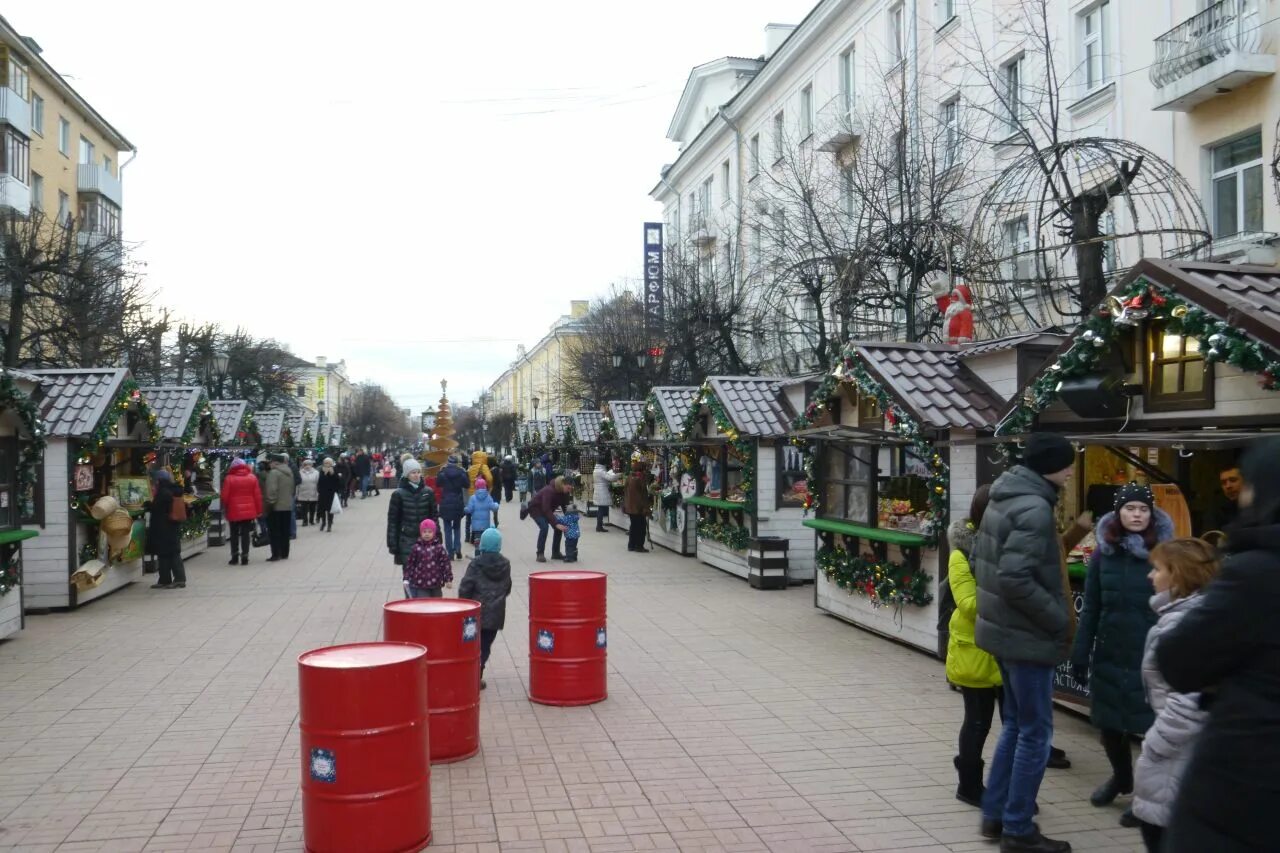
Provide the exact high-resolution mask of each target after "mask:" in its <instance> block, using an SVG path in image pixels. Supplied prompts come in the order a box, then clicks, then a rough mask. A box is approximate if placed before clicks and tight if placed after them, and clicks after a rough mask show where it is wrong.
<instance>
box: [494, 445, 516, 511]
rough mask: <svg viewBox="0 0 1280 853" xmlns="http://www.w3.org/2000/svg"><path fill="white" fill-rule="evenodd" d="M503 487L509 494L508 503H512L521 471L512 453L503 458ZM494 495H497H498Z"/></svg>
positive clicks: (507, 494)
mask: <svg viewBox="0 0 1280 853" xmlns="http://www.w3.org/2000/svg"><path fill="white" fill-rule="evenodd" d="M501 467H502V489H503V491H504V493H505V494H506V496H507V503H511V498H512V497H513V496H514V495H515V489H516V477H518V476H520V471H519V470H518V469H517V468H516V460H515V458H514V457H512V456H511V455H510V454H508V455H506V456H504V457H503V458H502V466H501ZM494 497H497V496H496V495H495V496H494Z"/></svg>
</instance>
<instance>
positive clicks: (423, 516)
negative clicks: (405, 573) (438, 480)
mask: <svg viewBox="0 0 1280 853" xmlns="http://www.w3.org/2000/svg"><path fill="white" fill-rule="evenodd" d="M437 515H438V513H437V509H436V495H435V492H433V491H431V490H430V489H428V488H427V484H426V483H424V482H422V465H420V464H419V463H418V460H416V459H410V460H408V461H407V462H405V463H404V476H402V477H401V478H400V486H399V487H398V488H397V489H396V490H395V491H394V492H392V494H391V502H390V503H389V504H387V550H388V551H390V552H391V556H392V557H394V558H395V562H396V565H397V566H403V565H404V561H405V559H406V558H407V557H408V556H409V551H410V550H412V548H413V545H414V543H415V542H417V541H418V540H419V539H420V538H421V537H422V522H424V521H426V520H427V519H431V520H432V521H434V520H435V519H436V517H437Z"/></svg>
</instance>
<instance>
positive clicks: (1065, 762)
mask: <svg viewBox="0 0 1280 853" xmlns="http://www.w3.org/2000/svg"><path fill="white" fill-rule="evenodd" d="M1048 766H1049V767H1050V768H1051V769H1053V770H1070V769H1071V759H1069V758H1067V754H1066V753H1065V752H1063V751H1062V750H1061V749H1058V748H1057V747H1056V746H1051V747H1049V765H1048Z"/></svg>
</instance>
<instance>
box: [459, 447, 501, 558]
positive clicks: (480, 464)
mask: <svg viewBox="0 0 1280 853" xmlns="http://www.w3.org/2000/svg"><path fill="white" fill-rule="evenodd" d="M467 476H468V477H469V478H470V479H471V485H470V486H469V487H468V488H467V497H468V498H470V497H471V496H472V495H474V494H475V493H476V479H477V478H479V479H481V480H484V481H485V482H486V483H492V482H493V473H492V472H491V471H490V470H489V454H488V453H485V452H484V451H483V450H476V451H473V452H472V454H471V467H470V468H468V469H467ZM466 519H467V542H469V543H471V544H473V545H474V544H475V543H476V540H477V539H478V538H479V535H480V533H479V531H475V532H474V534H473V532H472V530H471V516H469V515H468V516H467V517H466ZM494 526H495V527H496V526H497V519H496V518H495V519H494Z"/></svg>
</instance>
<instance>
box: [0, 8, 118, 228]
mask: <svg viewBox="0 0 1280 853" xmlns="http://www.w3.org/2000/svg"><path fill="white" fill-rule="evenodd" d="M0 124H2V125H3V133H4V140H3V144H0V157H2V159H3V163H2V166H3V168H2V169H0V172H2V173H0V208H4V209H9V210H15V211H18V212H19V213H23V214H26V213H28V212H30V211H32V210H39V211H43V212H44V213H45V215H46V216H48V217H49V218H50V219H51V220H54V221H56V222H59V223H62V224H64V225H65V224H67V223H71V224H72V225H73V226H74V227H75V228H76V229H77V230H78V232H79V234H80V239H81V240H82V241H92V240H95V239H104V238H107V237H115V236H118V235H119V234H120V218H121V208H122V206H123V203H124V194H123V188H122V184H121V179H120V178H121V176H120V170H121V168H122V167H123V165H127V160H126V161H125V163H123V164H122V163H121V157H122V156H125V157H129V158H131V157H132V155H134V154H135V153H136V149H135V148H134V146H133V144H132V143H131V142H129V140H128V139H126V138H125V137H124V135H123V134H121V133H120V131H118V130H116V129H115V128H114V127H113V126H112V125H111V123H110V122H108V121H107V120H106V119H105V118H104V117H103V116H102V114H101V113H99V112H98V111H97V110H96V109H94V108H93V106H92V105H91V104H90V103H89V102H88V101H86V100H85V99H84V98H83V97H81V96H80V94H79V93H78V92H76V90H75V89H73V88H72V87H71V86H70V85H69V84H68V83H67V81H66V80H65V79H63V77H62V76H61V75H59V74H58V72H57V71H55V70H54V69H53V67H52V66H50V65H49V63H48V62H46V61H45V59H44V58H43V56H42V52H41V49H40V45H39V43H37V42H36V40H35V39H33V38H31V37H30V36H22V35H20V34H19V33H18V32H17V31H16V30H15V29H14V28H13V26H12V25H10V24H9V22H8V21H6V20H5V19H4V18H0Z"/></svg>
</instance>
